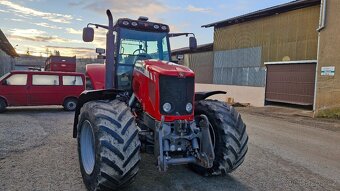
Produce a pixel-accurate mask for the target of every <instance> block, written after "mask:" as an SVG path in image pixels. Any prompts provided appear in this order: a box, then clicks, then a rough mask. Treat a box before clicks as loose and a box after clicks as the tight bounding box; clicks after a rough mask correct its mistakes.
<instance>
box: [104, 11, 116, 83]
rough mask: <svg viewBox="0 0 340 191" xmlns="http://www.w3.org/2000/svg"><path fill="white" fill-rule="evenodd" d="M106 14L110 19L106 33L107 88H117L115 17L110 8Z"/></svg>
mask: <svg viewBox="0 0 340 191" xmlns="http://www.w3.org/2000/svg"><path fill="white" fill-rule="evenodd" d="M106 15H107V17H108V19H109V27H108V32H107V33H106V60H105V63H106V64H105V71H106V72H105V89H114V88H115V78H116V76H115V75H116V71H115V69H116V68H115V60H114V44H115V42H114V41H115V35H114V34H113V18H112V13H111V11H110V10H109V9H108V10H106Z"/></svg>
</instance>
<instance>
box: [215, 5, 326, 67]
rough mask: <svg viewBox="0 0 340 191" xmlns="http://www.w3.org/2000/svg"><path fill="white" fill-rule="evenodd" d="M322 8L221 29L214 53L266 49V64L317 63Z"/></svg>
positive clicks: (264, 60) (264, 56) (308, 9)
mask: <svg viewBox="0 0 340 191" xmlns="http://www.w3.org/2000/svg"><path fill="white" fill-rule="evenodd" d="M319 15H320V6H319V5H317V6H313V7H308V8H303V9H299V10H295V11H290V12H286V13H282V14H278V15H274V16H270V17H265V18H262V19H257V20H254V21H249V22H245V23H240V24H236V25H231V26H227V27H222V28H217V29H216V30H215V34H214V51H221V50H232V49H240V48H249V47H262V63H263V62H272V61H282V60H285V61H287V60H286V59H287V58H289V60H316V59H317V43H318V33H317V31H316V29H317V28H318V25H319Z"/></svg>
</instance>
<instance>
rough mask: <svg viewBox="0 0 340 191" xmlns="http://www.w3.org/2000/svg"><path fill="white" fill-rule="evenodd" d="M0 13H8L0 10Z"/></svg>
mask: <svg viewBox="0 0 340 191" xmlns="http://www.w3.org/2000/svg"><path fill="white" fill-rule="evenodd" d="M0 13H8V11H6V10H2V9H0Z"/></svg>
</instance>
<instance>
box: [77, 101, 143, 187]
mask: <svg viewBox="0 0 340 191" xmlns="http://www.w3.org/2000/svg"><path fill="white" fill-rule="evenodd" d="M77 137H78V138H77V139H78V154H79V163H80V169H81V173H82V177H83V181H84V183H85V185H86V187H87V189H88V190H91V191H92V190H117V189H120V188H122V187H125V186H127V185H129V183H131V182H132V180H133V179H134V177H135V176H136V175H137V172H138V169H139V168H138V164H139V161H140V154H139V150H140V141H139V138H138V130H137V127H136V123H135V119H134V116H133V115H132V113H131V112H130V108H129V107H128V106H127V105H126V104H125V103H123V102H121V101H119V100H113V101H109V100H107V101H106V100H105V101H91V102H88V103H86V104H84V106H83V107H82V109H81V113H80V118H79V125H78V136H77Z"/></svg>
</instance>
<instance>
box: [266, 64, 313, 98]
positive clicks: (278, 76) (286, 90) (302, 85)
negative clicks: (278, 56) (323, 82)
mask: <svg viewBox="0 0 340 191" xmlns="http://www.w3.org/2000/svg"><path fill="white" fill-rule="evenodd" d="M265 64H266V66H267V79H266V81H267V82H266V101H270V102H281V103H290V104H298V105H313V103H314V90H315V72H316V61H299V62H283V63H265Z"/></svg>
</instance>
